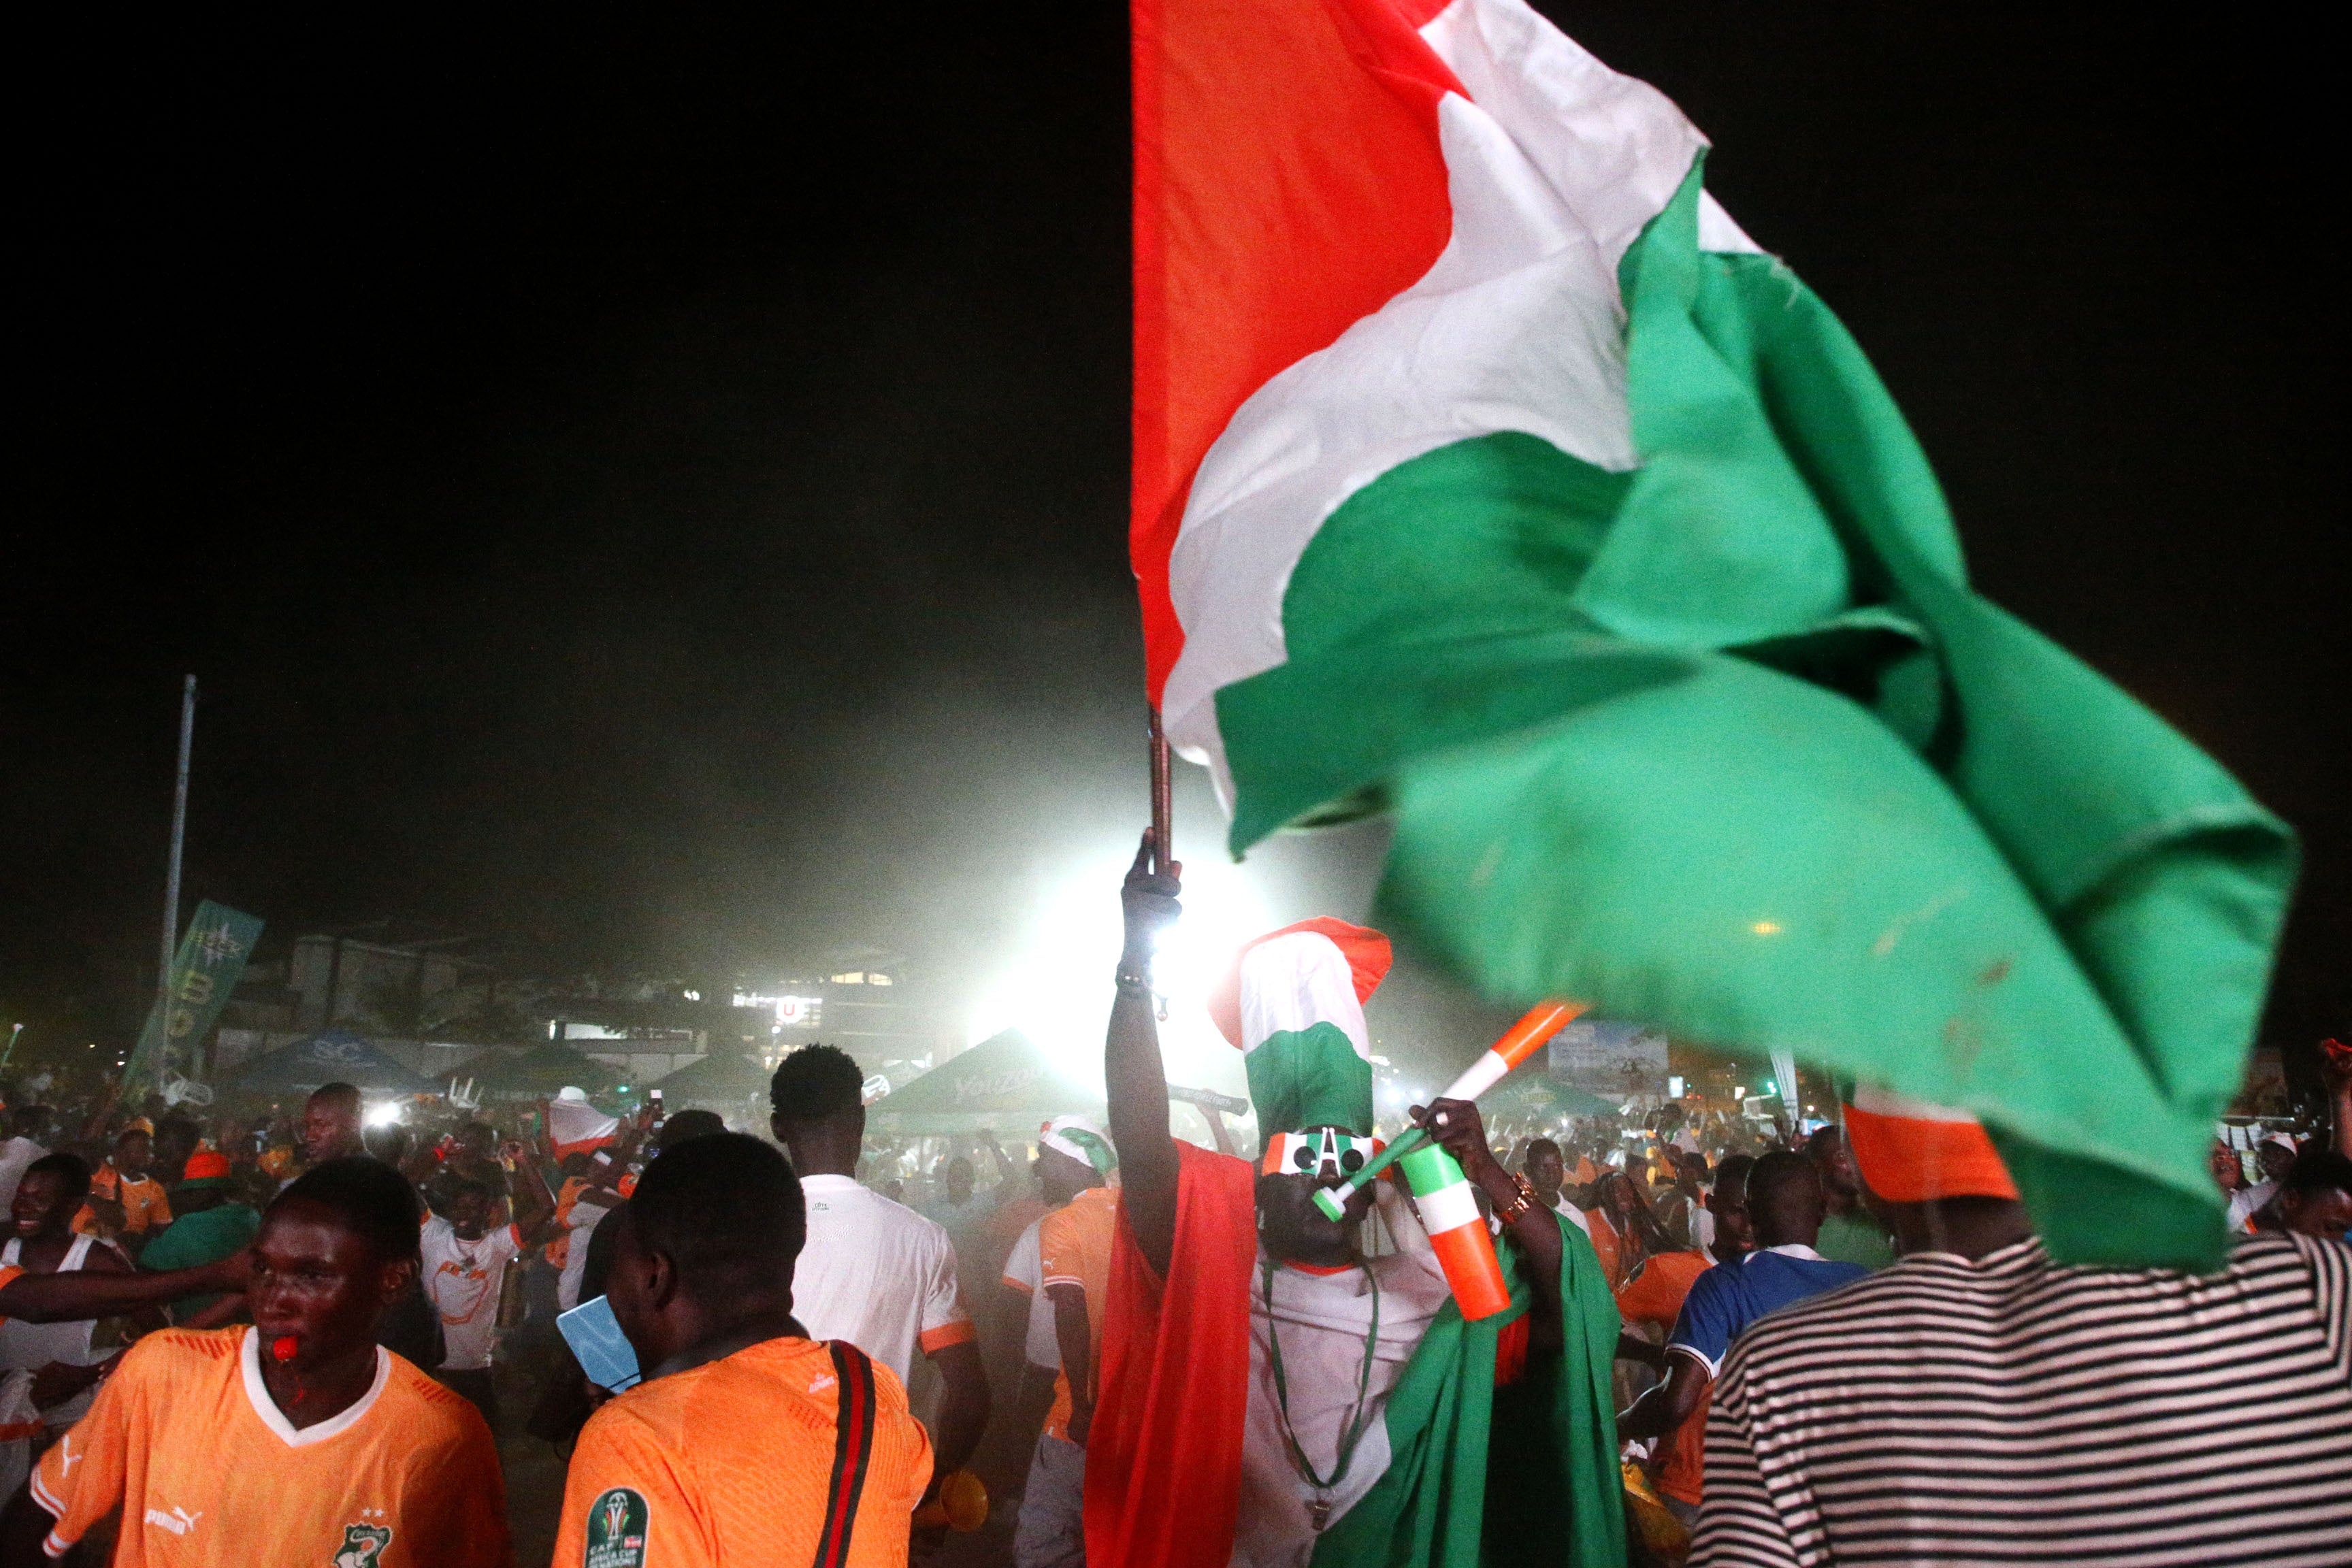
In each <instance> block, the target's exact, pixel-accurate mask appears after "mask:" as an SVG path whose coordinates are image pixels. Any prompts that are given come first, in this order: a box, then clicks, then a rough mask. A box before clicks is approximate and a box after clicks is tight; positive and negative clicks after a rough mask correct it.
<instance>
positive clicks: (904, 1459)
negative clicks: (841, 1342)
mask: <svg viewBox="0 0 2352 1568" xmlns="http://www.w3.org/2000/svg"><path fill="white" fill-rule="evenodd" d="M871 1364H872V1366H873V1371H874V1384H873V1388H874V1409H873V1414H872V1431H871V1434H870V1438H869V1440H868V1441H867V1443H866V1474H865V1489H864V1491H863V1493H862V1495H861V1496H860V1499H859V1501H858V1506H857V1513H856V1524H855V1526H854V1527H853V1528H852V1530H851V1531H850V1533H849V1540H848V1542H847V1549H846V1551H845V1552H843V1553H842V1554H840V1555H839V1556H837V1557H835V1558H834V1559H833V1561H835V1562H836V1563H839V1564H840V1568H901V1565H903V1564H904V1563H906V1561H907V1536H908V1527H909V1526H910V1524H911V1523H912V1521H913V1514H914V1509H915V1504H916V1502H917V1501H918V1500H919V1499H920V1498H921V1497H922V1495H923V1488H924V1487H925V1486H926V1485H928V1484H929V1481H930V1478H931V1441H930V1438H929V1436H926V1435H925V1434H924V1431H923V1428H922V1426H921V1425H920V1424H919V1422H917V1421H916V1419H915V1418H914V1416H913V1415H911V1414H909V1413H908V1409H907V1391H906V1389H905V1388H904V1387H902V1386H901V1385H900V1384H899V1382H898V1376H897V1375H896V1374H895V1373H892V1372H891V1370H890V1369H889V1368H888V1367H887V1366H885V1365H884V1364H882V1363H879V1362H875V1363H871ZM839 1394H840V1384H839V1380H838V1379H836V1378H835V1375H834V1366H833V1357H832V1353H831V1352H829V1351H828V1350H827V1349H826V1348H825V1346H824V1344H823V1343H822V1342H817V1341H814V1340H799V1339H777V1340H764V1341H762V1342H760V1343H758V1344H756V1345H752V1346H750V1347H749V1348H747V1349H744V1350H740V1351H737V1352H735V1353H734V1354H733V1355H730V1356H726V1357H722V1358H721V1359H719V1360H718V1361H715V1362H709V1363H705V1364H704V1365H701V1366H697V1367H688V1369H687V1370H686V1371H684V1372H674V1373H670V1374H669V1375H668V1376H667V1377H661V1378H656V1379H655V1380H654V1381H653V1382H651V1383H644V1384H638V1385H637V1386H636V1387H635V1388H633V1389H631V1390H629V1391H628V1392H627V1393H626V1394H622V1395H621V1396H620V1397H619V1398H617V1399H615V1400H614V1401H613V1402H612V1403H610V1404H608V1405H605V1406H604V1408H603V1409H601V1410H599V1411H597V1412H596V1414H595V1415H593V1416H591V1417H589V1420H588V1425H587V1426H586V1427H585V1428H583V1430H582V1432H581V1434H580V1446H579V1447H577V1448H575V1449H574V1450H573V1451H572V1469H571V1473H570V1476H569V1477H568V1479H566V1481H565V1483H564V1488H563V1518H562V1523H561V1525H560V1527H559V1533H558V1535H557V1536H556V1541H555V1565H556V1568H751V1565H752V1564H759V1565H760V1568H768V1565H770V1564H774V1563H808V1562H811V1561H814V1555H815V1552H816V1547H817V1542H818V1537H819V1536H820V1534H822V1533H823V1532H824V1528H825V1524H826V1514H827V1506H828V1501H829V1494H830V1493H831V1492H832V1491H833V1490H834V1489H835V1488H836V1487H837V1485H838V1482H839V1478H838V1477H836V1476H835V1471H834V1453H835V1447H836V1423H837V1419H838V1416H839V1412H840V1405H839V1397H838V1396H839Z"/></svg>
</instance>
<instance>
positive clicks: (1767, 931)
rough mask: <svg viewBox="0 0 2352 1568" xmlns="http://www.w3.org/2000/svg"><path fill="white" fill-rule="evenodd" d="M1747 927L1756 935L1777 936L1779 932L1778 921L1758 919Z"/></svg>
mask: <svg viewBox="0 0 2352 1568" xmlns="http://www.w3.org/2000/svg"><path fill="white" fill-rule="evenodd" d="M1748 930H1749V931H1754V932H1755V933H1756V934H1757V935H1758V936H1779V935H1780V921H1757V922H1756V923H1755V924H1754V925H1752V926H1749V927H1748Z"/></svg>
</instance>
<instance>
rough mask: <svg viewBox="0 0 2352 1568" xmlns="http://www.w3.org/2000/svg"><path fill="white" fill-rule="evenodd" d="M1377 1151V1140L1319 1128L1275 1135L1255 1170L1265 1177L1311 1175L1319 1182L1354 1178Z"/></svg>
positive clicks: (1379, 1144) (1378, 1145)
mask: <svg viewBox="0 0 2352 1568" xmlns="http://www.w3.org/2000/svg"><path fill="white" fill-rule="evenodd" d="M1380 1151H1381V1141H1380V1140H1379V1139H1377V1138H1359V1137H1357V1136H1356V1135H1355V1134H1354V1133H1352V1132H1342V1131H1339V1130H1338V1129H1336V1128H1329V1127H1327V1128H1323V1129H1321V1130H1320V1131H1314V1132H1277V1133H1276V1134H1275V1135H1274V1137H1273V1138H1272V1140H1270V1141H1269V1142H1267V1144H1266V1146H1265V1159H1264V1160H1263V1161H1262V1162H1261V1163H1260V1164H1259V1166H1258V1169H1259V1170H1260V1171H1262V1172H1263V1173H1265V1174H1266V1175H1269V1176H1313V1177H1315V1178H1316V1179H1317V1180H1318V1181H1319V1180H1321V1179H1322V1178H1324V1177H1326V1176H1337V1177H1339V1178H1340V1179H1341V1180H1345V1179H1346V1178H1348V1177H1349V1176H1352V1175H1354V1174H1355V1173H1357V1172H1359V1171H1360V1170H1362V1169H1363V1168H1364V1167H1365V1166H1366V1165H1368V1164H1370V1163H1371V1160H1372V1156H1374V1155H1375V1154H1377V1153H1379V1152H1380Z"/></svg>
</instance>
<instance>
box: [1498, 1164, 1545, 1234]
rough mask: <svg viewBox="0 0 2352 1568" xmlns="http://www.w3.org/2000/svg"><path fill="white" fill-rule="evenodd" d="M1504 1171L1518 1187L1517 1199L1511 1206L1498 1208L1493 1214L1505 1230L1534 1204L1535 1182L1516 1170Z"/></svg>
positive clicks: (1515, 1222)
mask: <svg viewBox="0 0 2352 1568" xmlns="http://www.w3.org/2000/svg"><path fill="white" fill-rule="evenodd" d="M1505 1174H1507V1175H1508V1176H1509V1177H1510V1178H1511V1184H1512V1185H1513V1186H1515V1187H1517V1188H1518V1189H1519V1195H1518V1199H1517V1201H1516V1202H1515V1203H1513V1204H1512V1205H1511V1206H1510V1207H1508V1208H1507V1209H1501V1210H1498V1211H1497V1212H1496V1215H1495V1218H1496V1221H1497V1222H1498V1223H1500V1224H1501V1225H1502V1226H1503V1227H1504V1228H1505V1229H1506V1230H1507V1229H1509V1228H1510V1227H1511V1226H1513V1225H1516V1224H1517V1223H1518V1219H1519V1216H1520V1215H1524V1214H1526V1213H1527V1212H1528V1210H1529V1209H1531V1208H1533V1207H1535V1206H1536V1189H1535V1184H1533V1183H1532V1182H1530V1181H1528V1179H1527V1178H1526V1177H1525V1176H1522V1175H1520V1174H1518V1173H1517V1172H1506V1173H1505Z"/></svg>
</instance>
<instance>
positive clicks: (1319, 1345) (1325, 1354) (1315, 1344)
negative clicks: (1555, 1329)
mask: <svg viewBox="0 0 2352 1568" xmlns="http://www.w3.org/2000/svg"><path fill="white" fill-rule="evenodd" d="M1381 1189H1382V1190H1381V1194H1380V1200H1381V1209H1382V1211H1383V1212H1382V1218H1383V1219H1384V1220H1386V1221H1387V1222H1388V1230H1389V1233H1390V1234H1391V1236H1393V1237H1396V1239H1397V1246H1398V1247H1399V1250H1398V1251H1396V1252H1394V1253H1391V1254H1390V1255H1388V1256H1387V1257H1383V1258H1368V1259H1367V1260H1366V1261H1365V1264H1364V1266H1363V1268H1348V1269H1343V1270H1341V1271H1340V1272H1339V1273H1336V1274H1315V1273H1309V1272H1307V1270H1305V1269H1301V1268H1287V1267H1282V1266H1276V1268H1275V1270H1274V1314H1273V1320H1272V1321H1269V1319H1268V1316H1267V1312H1266V1300H1265V1254H1264V1253H1260V1254H1259V1255H1258V1261H1257V1263H1256V1264H1255V1265H1254V1266H1253V1268H1251V1271H1250V1370H1249V1410H1248V1415H1247V1416H1246V1417H1245V1419H1244V1424H1243V1426H1242V1495H1241V1517H1240V1520H1239V1521H1238V1522H1237V1523H1236V1525H1235V1527H1234V1554H1233V1557H1232V1559H1231V1562H1232V1564H1233V1568H1295V1565H1296V1564H1298V1563H1304V1562H1306V1561H1307V1557H1308V1555H1309V1554H1310V1553H1311V1552H1313V1550H1314V1546H1315V1533H1316V1532H1315V1523H1314V1520H1313V1517H1312V1516H1311V1515H1310V1514H1309V1512H1308V1510H1307V1503H1308V1500H1310V1499H1311V1498H1313V1497H1314V1496H1315V1495H1316V1494H1315V1493H1314V1491H1313V1490H1312V1489H1310V1488H1309V1487H1308V1486H1307V1482H1306V1480H1305V1479H1304V1478H1302V1477H1301V1476H1300V1475H1299V1473H1298V1470H1297V1467H1296V1466H1295V1465H1294V1464H1293V1463H1292V1461H1291V1458H1290V1446H1289V1444H1288V1443H1287V1442H1286V1440H1285V1437H1284V1435H1283V1399H1282V1395H1281V1394H1280V1393H1279V1392H1278V1391H1277V1390H1276V1387H1275V1384H1274V1355H1273V1352H1274V1335H1275V1333H1276V1332H1278V1333H1279V1334H1280V1336H1281V1345H1282V1366H1283V1377H1284V1382H1285V1383H1286V1385H1287V1387H1288V1390H1289V1399H1288V1405H1289V1417H1290V1419H1289V1426H1290V1430H1291V1432H1292V1433H1294V1434H1295V1435H1296V1436H1297V1439H1298V1446H1299V1447H1301V1448H1302V1449H1304V1450H1305V1451H1306V1454H1307V1462H1308V1463H1309V1464H1311V1465H1313V1466H1314V1467H1315V1468H1316V1470H1317V1472H1318V1474H1321V1475H1324V1476H1328V1475H1330V1473H1331V1471H1332V1469H1333V1468H1335V1467H1336V1465H1337V1464H1338V1456H1339V1436H1340V1434H1341V1432H1342V1431H1343V1430H1344V1429H1345V1428H1346V1426H1347V1425H1348V1422H1349V1419H1350V1417H1352V1416H1353V1415H1354V1414H1355V1411H1356V1379H1357V1376H1358V1374H1359V1373H1360V1372H1361V1371H1362V1369H1363V1364H1364V1336H1365V1334H1366V1332H1367V1331H1369V1330H1370V1327H1371V1316H1372V1296H1371V1278H1372V1277H1374V1276H1376V1277H1377V1278H1378V1279H1379V1281H1380V1288H1381V1330H1380V1338H1379V1341H1378V1342H1377V1343H1376V1344H1375V1345H1374V1346H1373V1351H1372V1372H1371V1377H1370V1384H1369V1386H1368V1388H1367V1390H1366V1399H1365V1410H1366V1419H1365V1424H1364V1434H1363V1436H1362V1437H1361V1438H1360V1440H1359V1441H1358V1442H1357V1445H1356V1451H1355V1457H1354V1458H1353V1459H1352V1460H1351V1461H1350V1462H1349V1467H1348V1474H1347V1476H1346V1478H1345V1479H1342V1480H1341V1482H1340V1483H1339V1486H1337V1487H1335V1488H1333V1489H1331V1491H1330V1492H1329V1493H1328V1500H1329V1501H1330V1504H1331V1511H1330V1519H1331V1520H1332V1521H1337V1520H1339V1519H1341V1518H1344V1517H1345V1516H1346V1514H1347V1511H1348V1510H1349V1509H1350V1508H1353V1507H1354V1506H1355V1505H1356V1503H1357V1502H1358V1501H1359V1500H1361V1499H1362V1497H1363V1495H1364V1494H1365V1493H1366V1492H1368V1491H1370V1490H1371V1489H1372V1484H1373V1483H1374V1482H1375V1481H1377V1480H1379V1479H1381V1474H1382V1473H1383V1472H1384V1471H1386V1470H1387V1469H1388V1468H1389V1439H1388V1425H1387V1423H1386V1422H1385V1421H1384V1420H1383V1419H1382V1415H1383V1413H1384V1411H1385V1409H1386V1406H1387V1404H1388V1396H1389V1392H1390V1390H1391V1389H1393V1388H1395V1387H1396V1385H1397V1380H1398V1379H1400V1378H1402V1376H1403V1375H1404V1369H1405V1363H1407V1362H1409V1361H1411V1360H1412V1352H1414V1350H1415V1349H1417V1348H1418V1347H1419V1346H1420V1344H1421V1337H1422V1335H1423V1333H1424V1332H1426V1331H1427V1330H1428V1328H1429V1324H1430V1320H1432V1319H1433V1318H1434V1317H1436V1316H1437V1310H1438V1309H1439V1308H1440V1307H1443V1306H1444V1304H1445V1299H1446V1288H1445V1276H1444V1274H1443V1273H1442V1272H1440V1271H1439V1268H1438V1266H1437V1258H1436V1255H1435V1254H1434V1253H1433V1252H1432V1251H1431V1250H1430V1247H1429V1237H1428V1235H1427V1233H1426V1232H1424V1231H1423V1229H1422V1227H1421V1226H1420V1224H1419V1222H1417V1221H1416V1220H1415V1219H1414V1218H1413V1217H1412V1215H1411V1214H1410V1213H1409V1212H1407V1211H1406V1210H1405V1207H1404V1202H1403V1199H1402V1196H1401V1195H1399V1194H1395V1193H1394V1192H1393V1191H1392V1190H1391V1188H1390V1184H1387V1183H1382V1184H1381ZM1327 1528H1328V1524H1327Z"/></svg>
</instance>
